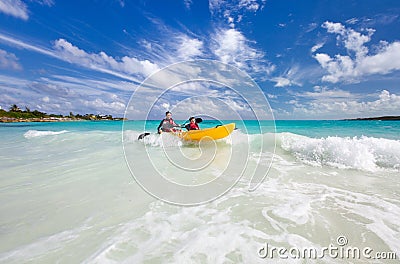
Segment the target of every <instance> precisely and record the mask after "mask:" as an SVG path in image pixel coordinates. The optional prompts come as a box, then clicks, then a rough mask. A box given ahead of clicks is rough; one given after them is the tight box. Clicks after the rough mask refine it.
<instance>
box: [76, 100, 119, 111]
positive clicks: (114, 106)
mask: <svg viewBox="0 0 400 264" xmlns="http://www.w3.org/2000/svg"><path fill="white" fill-rule="evenodd" d="M80 101H81V103H82V104H83V105H85V106H86V107H88V108H89V109H92V110H94V111H96V112H97V113H110V112H111V113H123V111H124V110H125V104H124V103H122V102H117V101H113V102H105V101H103V99H101V98H96V99H94V100H83V99H81V100H80Z"/></svg>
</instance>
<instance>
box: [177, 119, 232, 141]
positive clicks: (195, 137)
mask: <svg viewBox="0 0 400 264" xmlns="http://www.w3.org/2000/svg"><path fill="white" fill-rule="evenodd" d="M234 129H235V123H230V124H226V125H221V126H217V127H213V128H205V129H200V130H190V131H185V132H178V133H175V135H177V136H178V137H180V138H182V139H183V140H192V141H200V140H202V139H203V140H217V139H221V138H224V137H227V136H229V135H230V134H231V133H232V131H233V130H234Z"/></svg>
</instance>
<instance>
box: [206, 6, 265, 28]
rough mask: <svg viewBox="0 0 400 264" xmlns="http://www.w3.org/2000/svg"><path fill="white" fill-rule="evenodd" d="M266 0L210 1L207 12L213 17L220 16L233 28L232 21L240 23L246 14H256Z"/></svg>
mask: <svg viewBox="0 0 400 264" xmlns="http://www.w3.org/2000/svg"><path fill="white" fill-rule="evenodd" d="M265 3H266V0H234V1H228V0H210V1H208V6H209V10H210V12H211V14H212V15H214V16H222V17H224V18H225V19H227V21H228V23H229V24H230V25H231V26H232V27H234V21H236V22H240V21H241V20H242V18H243V15H244V14H245V13H246V12H250V13H256V12H257V11H259V10H260V9H263V8H264V6H265Z"/></svg>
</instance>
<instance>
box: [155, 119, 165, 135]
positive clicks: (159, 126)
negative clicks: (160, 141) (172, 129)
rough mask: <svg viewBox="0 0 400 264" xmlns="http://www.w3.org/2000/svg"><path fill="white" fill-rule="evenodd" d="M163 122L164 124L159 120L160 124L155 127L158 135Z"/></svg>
mask: <svg viewBox="0 0 400 264" xmlns="http://www.w3.org/2000/svg"><path fill="white" fill-rule="evenodd" d="M163 122H164V120H161V122H160V124H159V125H158V127H157V132H158V133H160V128H161V127H162V125H163Z"/></svg>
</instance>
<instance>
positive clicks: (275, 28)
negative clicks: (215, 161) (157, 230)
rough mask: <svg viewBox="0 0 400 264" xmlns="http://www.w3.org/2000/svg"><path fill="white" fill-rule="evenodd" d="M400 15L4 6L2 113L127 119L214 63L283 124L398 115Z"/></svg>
mask: <svg viewBox="0 0 400 264" xmlns="http://www.w3.org/2000/svg"><path fill="white" fill-rule="evenodd" d="M399 14H400V2H399V1H397V0H392V1H385V0H382V1H376V0H362V1H361V0H357V1H352V0H336V1H325V0H321V1H308V0H304V1H296V0H292V1H281V0H259V1H257V0H233V1H225V0H210V1H200V0H199V1H196V0H174V1H164V0H146V1H145V0H138V1H133V0H132V1H128V0H93V1H89V0H81V1H73V0H70V1H67V0H63V1H61V0H0V106H1V107H2V108H3V109H8V108H9V107H10V105H12V104H17V105H18V106H20V108H24V107H25V106H27V107H29V108H30V109H38V110H40V111H44V112H47V113H55V114H58V113H61V114H69V112H73V113H80V114H85V113H95V114H112V115H114V116H123V115H124V113H125V110H126V109H127V106H128V103H129V100H130V98H131V97H132V94H133V92H134V91H135V90H136V89H137V88H138V86H139V85H140V84H141V83H142V82H143V81H145V80H146V78H148V77H149V76H152V74H155V73H156V72H157V71H159V70H161V69H164V68H165V67H167V66H168V65H171V64H174V63H178V62H182V61H187V60H196V59H206V60H215V61H218V62H221V63H224V64H227V65H230V66H232V67H236V68H238V69H240V70H241V71H243V72H245V73H246V74H248V76H250V77H251V78H252V80H254V81H255V82H256V83H257V84H258V86H259V87H260V89H261V90H262V93H263V94H264V96H265V98H266V99H267V100H268V102H269V105H270V106H271V108H272V111H273V115H274V116H275V118H276V119H342V118H357V117H369V116H382V115H400V85H399V84H400V82H399V81H400V17H399ZM145 89H147V90H146V91H149V93H148V94H149V95H151V92H152V91H151V90H152V89H157V88H155V87H151V86H148V87H145ZM218 89H219V88H218V87H217V88H216V87H212V85H201V88H198V87H197V88H195V89H192V90H191V93H190V94H194V95H195V94H196V93H197V94H207V93H208V92H210V91H215V90H218ZM178 90H179V89H178ZM178 90H176V91H175V92H178ZM181 92H182V91H181ZM224 92H225V94H224V96H223V98H224V99H226V100H230V101H229V102H228V103H229V104H231V105H233V106H234V107H233V108H235V107H236V106H237V107H236V108H235V109H238V111H240V109H245V108H246V105H244V104H243V102H241V101H240V99H238V98H235V97H234V96H233V97H229V95H227V94H226V91H224ZM244 93H245V91H244ZM210 94H211V93H210ZM172 95H173V93H172ZM134 96H135V95H134ZM249 96H250V97H251V95H249ZM147 97H149V98H147ZM147 97H146V96H145V93H144V96H143V98H141V99H140V100H154V98H150V97H151V96H147ZM182 98H183V97H180V96H179V95H178V94H176V96H175V97H174V98H172V99H170V101H169V102H164V103H162V104H158V106H159V108H158V109H156V110H158V111H159V112H160V118H161V117H162V115H163V114H162V113H163V112H165V110H169V109H170V108H174V106H176V107H177V106H178V105H179V100H181V99H182ZM185 98H188V97H187V96H186V97H185ZM221 98H222V96H221ZM195 99H196V98H189V99H188V100H189V104H185V107H190V105H192V106H193V107H194V108H195V109H196V111H197V112H196V113H205V112H207V111H210V112H214V113H215V112H218V111H223V110H221V107H217V106H216V105H218V103H215V102H212V103H211V102H207V101H206V100H205V99H204V98H203V99H202V100H195ZM253 99H256V98H253ZM190 100H191V101H190ZM249 100H250V101H252V98H250V99H249ZM267 106H268V105H265V107H267ZM176 107H175V108H176ZM213 107H216V108H215V109H214V108H213ZM232 111H234V110H232ZM156 112H157V111H156ZM181 112H182V111H181ZM183 112H185V111H183ZM189 112H190V111H186V112H185V114H189ZM225 112H226V111H225ZM196 113H195V114H196ZM221 114H222V113H221ZM228 117H229V116H227V118H228Z"/></svg>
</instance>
